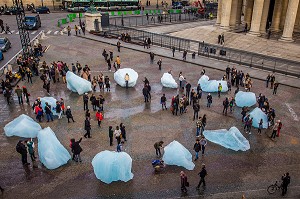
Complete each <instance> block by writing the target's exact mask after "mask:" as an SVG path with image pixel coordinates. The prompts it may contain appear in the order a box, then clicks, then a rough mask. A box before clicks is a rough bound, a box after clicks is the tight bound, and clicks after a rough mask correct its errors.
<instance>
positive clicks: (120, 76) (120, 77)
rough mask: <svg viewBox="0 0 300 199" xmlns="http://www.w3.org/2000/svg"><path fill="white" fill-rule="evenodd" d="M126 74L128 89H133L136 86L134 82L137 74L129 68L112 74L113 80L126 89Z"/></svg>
mask: <svg viewBox="0 0 300 199" xmlns="http://www.w3.org/2000/svg"><path fill="white" fill-rule="evenodd" d="M126 73H128V75H129V81H128V87H134V86H135V85H136V81H137V79H138V77H139V75H138V73H137V72H135V70H133V69H131V68H122V69H119V70H117V71H116V72H115V73H114V79H115V81H116V82H117V84H119V85H120V86H122V87H126V82H125V75H126Z"/></svg>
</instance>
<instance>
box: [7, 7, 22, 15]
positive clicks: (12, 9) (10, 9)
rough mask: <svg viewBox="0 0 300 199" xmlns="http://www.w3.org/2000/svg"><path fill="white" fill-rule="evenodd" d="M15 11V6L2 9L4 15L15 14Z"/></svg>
mask: <svg viewBox="0 0 300 199" xmlns="http://www.w3.org/2000/svg"><path fill="white" fill-rule="evenodd" d="M21 12H24V10H21ZM16 13H17V8H16V7H10V8H7V9H5V10H4V13H3V14H5V15H15V14H16Z"/></svg>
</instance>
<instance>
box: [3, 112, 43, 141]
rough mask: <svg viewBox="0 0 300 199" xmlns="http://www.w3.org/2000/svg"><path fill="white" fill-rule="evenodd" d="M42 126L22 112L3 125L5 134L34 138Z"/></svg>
mask: <svg viewBox="0 0 300 199" xmlns="http://www.w3.org/2000/svg"><path fill="white" fill-rule="evenodd" d="M41 129H42V127H41V126H40V125H39V124H38V123H37V122H36V121H34V120H33V119H32V118H31V117H29V116H28V115H25V114H22V115H20V116H19V117H17V118H15V119H14V120H13V121H11V122H10V123H8V124H6V125H5V126H4V132H5V135H6V136H8V137H10V136H19V137H23V138H35V137H36V136H37V134H38V132H39V130H41Z"/></svg>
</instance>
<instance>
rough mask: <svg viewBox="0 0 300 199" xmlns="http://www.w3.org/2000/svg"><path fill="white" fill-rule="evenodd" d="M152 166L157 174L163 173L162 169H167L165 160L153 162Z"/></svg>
mask: <svg viewBox="0 0 300 199" xmlns="http://www.w3.org/2000/svg"><path fill="white" fill-rule="evenodd" d="M152 166H153V168H154V171H155V173H158V172H160V171H161V169H162V168H164V167H165V164H164V161H163V160H152Z"/></svg>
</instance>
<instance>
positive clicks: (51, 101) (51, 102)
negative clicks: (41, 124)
mask: <svg viewBox="0 0 300 199" xmlns="http://www.w3.org/2000/svg"><path fill="white" fill-rule="evenodd" d="M46 102H48V105H50V106H51V111H52V113H53V115H58V113H56V110H55V107H56V99H55V98H53V97H42V98H41V105H42V108H43V110H44V111H45V106H46Z"/></svg>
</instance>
